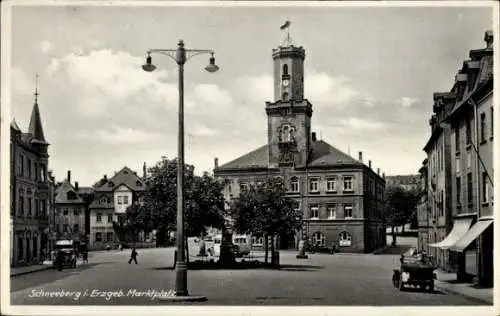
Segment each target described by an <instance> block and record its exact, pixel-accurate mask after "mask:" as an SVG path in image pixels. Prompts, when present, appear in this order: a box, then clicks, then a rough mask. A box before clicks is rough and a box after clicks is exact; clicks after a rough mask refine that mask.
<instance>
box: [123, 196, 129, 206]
mask: <svg viewBox="0 0 500 316" xmlns="http://www.w3.org/2000/svg"><path fill="white" fill-rule="evenodd" d="M123 204H125V205H128V195H124V196H123Z"/></svg>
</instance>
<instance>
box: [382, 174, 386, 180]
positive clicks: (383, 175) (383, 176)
mask: <svg viewBox="0 0 500 316" xmlns="http://www.w3.org/2000/svg"><path fill="white" fill-rule="evenodd" d="M382 178H384V180H385V172H382Z"/></svg>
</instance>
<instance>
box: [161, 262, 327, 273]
mask: <svg viewBox="0 0 500 316" xmlns="http://www.w3.org/2000/svg"><path fill="white" fill-rule="evenodd" d="M323 268H324V267H323V266H315V265H298V264H281V265H279V266H272V265H271V264H265V263H263V262H237V263H234V264H232V265H221V264H218V263H217V262H214V263H199V262H190V263H189V264H188V270H251V269H262V270H281V271H301V272H304V271H314V270H318V269H323ZM152 269H153V270H174V267H173V266H169V267H154V268H152Z"/></svg>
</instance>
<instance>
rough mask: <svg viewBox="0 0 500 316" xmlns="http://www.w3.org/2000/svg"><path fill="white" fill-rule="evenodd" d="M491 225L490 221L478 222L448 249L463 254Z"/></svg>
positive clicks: (491, 221)
mask: <svg viewBox="0 0 500 316" xmlns="http://www.w3.org/2000/svg"><path fill="white" fill-rule="evenodd" d="M492 223H493V220H492V219H486V220H480V221H478V222H477V223H475V224H474V226H472V227H471V229H469V231H467V233H465V235H464V236H463V237H462V238H460V240H458V241H457V242H456V243H455V245H453V246H452V247H450V250H451V251H458V252H463V251H464V250H465V248H467V246H469V245H470V244H471V243H472V242H473V241H474V240H475V239H476V238H477V237H479V235H481V234H482V233H483V232H484V231H485V230H486V228H488V227H489V226H490V225H491V224H492Z"/></svg>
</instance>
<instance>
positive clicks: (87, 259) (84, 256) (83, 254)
mask: <svg viewBox="0 0 500 316" xmlns="http://www.w3.org/2000/svg"><path fill="white" fill-rule="evenodd" d="M82 257H83V263H89V253H88V251H84V252H83V253H82Z"/></svg>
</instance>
